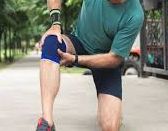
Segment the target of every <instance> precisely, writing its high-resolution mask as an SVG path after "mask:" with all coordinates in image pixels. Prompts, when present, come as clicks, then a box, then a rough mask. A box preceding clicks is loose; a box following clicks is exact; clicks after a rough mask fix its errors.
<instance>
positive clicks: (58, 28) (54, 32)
mask: <svg viewBox="0 0 168 131" xmlns="http://www.w3.org/2000/svg"><path fill="white" fill-rule="evenodd" d="M48 35H55V36H57V38H58V41H59V42H60V43H62V35H61V26H60V25H52V26H51V28H50V29H49V30H48V31H47V32H45V33H44V35H43V36H42V38H41V42H40V48H41V47H42V45H43V44H44V40H45V38H46V37H47V36H48Z"/></svg>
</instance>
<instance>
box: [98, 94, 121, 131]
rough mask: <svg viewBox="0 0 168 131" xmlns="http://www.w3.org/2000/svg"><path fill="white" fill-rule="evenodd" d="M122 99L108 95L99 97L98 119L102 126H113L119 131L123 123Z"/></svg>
mask: <svg viewBox="0 0 168 131" xmlns="http://www.w3.org/2000/svg"><path fill="white" fill-rule="evenodd" d="M121 110H122V102H121V99H119V98H117V97H115V96H112V95H108V94H99V95H98V119H99V122H100V124H101V126H107V125H108V126H109V125H110V126H113V127H117V128H118V129H119V126H120V122H121Z"/></svg>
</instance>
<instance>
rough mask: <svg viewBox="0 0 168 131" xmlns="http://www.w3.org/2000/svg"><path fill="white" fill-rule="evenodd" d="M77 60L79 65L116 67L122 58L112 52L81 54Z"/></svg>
mask: <svg viewBox="0 0 168 131" xmlns="http://www.w3.org/2000/svg"><path fill="white" fill-rule="evenodd" d="M78 62H79V64H80V65H84V66H87V67H91V68H116V67H117V66H119V65H120V64H121V62H122V58H121V57H119V56H116V55H114V54H112V53H107V54H97V55H81V56H79V60H78Z"/></svg>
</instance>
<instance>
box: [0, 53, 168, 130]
mask: <svg viewBox="0 0 168 131" xmlns="http://www.w3.org/2000/svg"><path fill="white" fill-rule="evenodd" d="M38 66H39V56H37V55H35V53H32V54H31V55H29V56H27V57H25V58H24V59H21V60H20V61H18V62H16V63H15V64H13V65H11V66H9V67H8V68H6V69H3V70H0V131H35V128H36V123H37V119H38V118H39V116H40V113H41V111H40V88H39V69H38ZM61 78H62V82H61V88H60V92H59V94H58V97H57V99H56V102H55V106H54V118H55V121H56V127H57V131H98V128H97V122H96V107H97V99H96V91H95V88H94V84H93V81H92V77H91V76H82V75H76V74H73V75H72V74H62V76H61ZM122 123H123V124H122V127H121V131H168V80H163V79H158V78H154V77H149V78H145V79H142V78H137V77H136V76H127V77H123V122H122Z"/></svg>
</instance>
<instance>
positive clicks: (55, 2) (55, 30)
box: [40, 0, 62, 47]
mask: <svg viewBox="0 0 168 131" xmlns="http://www.w3.org/2000/svg"><path fill="white" fill-rule="evenodd" d="M47 5H48V9H49V10H52V9H61V0H47ZM48 35H56V36H57V37H58V40H59V42H60V43H61V42H62V35H61V26H60V25H59V24H57V25H51V27H50V29H49V30H47V31H46V32H45V33H44V35H43V36H42V38H41V42H40V47H42V45H43V43H44V39H45V38H46V36H48Z"/></svg>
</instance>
